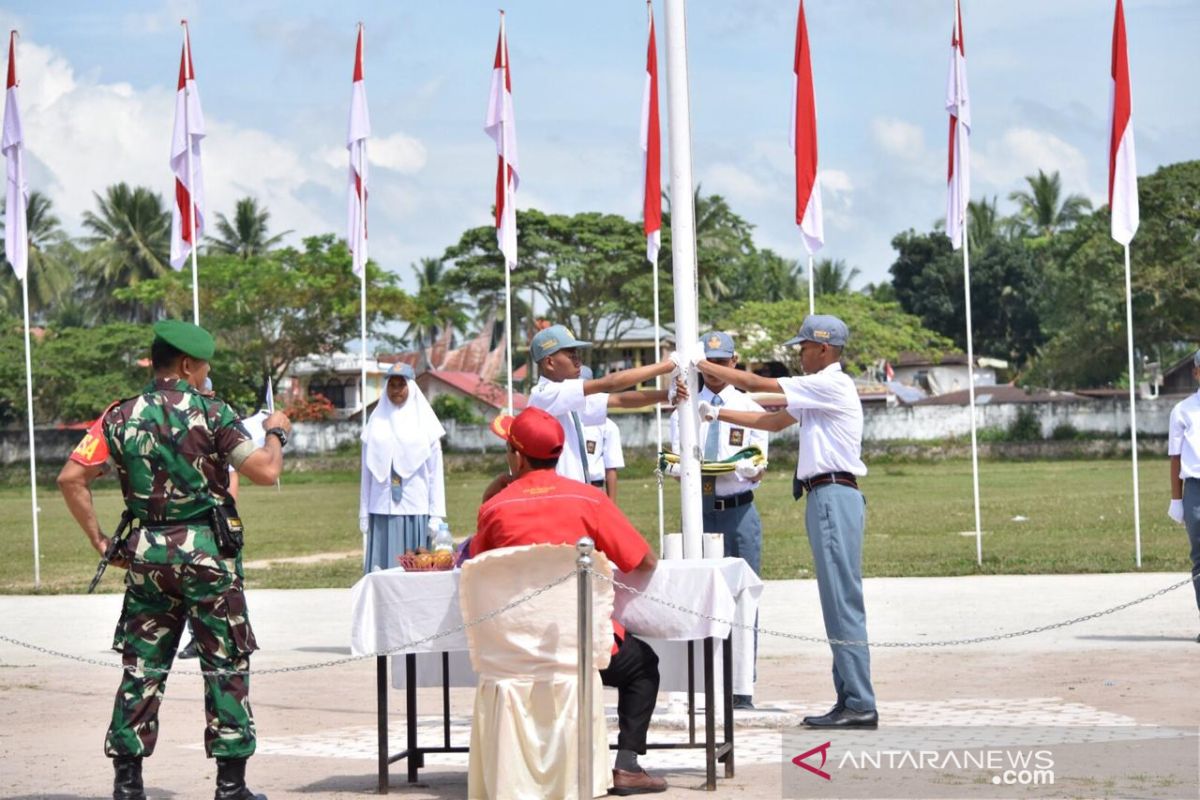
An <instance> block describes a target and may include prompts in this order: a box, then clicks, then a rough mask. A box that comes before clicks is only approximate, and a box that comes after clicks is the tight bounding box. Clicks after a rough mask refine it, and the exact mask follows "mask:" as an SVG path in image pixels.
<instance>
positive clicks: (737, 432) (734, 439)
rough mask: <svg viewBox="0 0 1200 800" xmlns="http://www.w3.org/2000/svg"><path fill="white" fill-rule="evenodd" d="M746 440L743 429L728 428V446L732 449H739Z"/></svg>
mask: <svg viewBox="0 0 1200 800" xmlns="http://www.w3.org/2000/svg"><path fill="white" fill-rule="evenodd" d="M745 438H746V429H745V428H730V429H729V444H730V446H732V447H741V446H742V441H743V440H745Z"/></svg>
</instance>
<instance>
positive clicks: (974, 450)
mask: <svg viewBox="0 0 1200 800" xmlns="http://www.w3.org/2000/svg"><path fill="white" fill-rule="evenodd" d="M960 135H961V134H960ZM962 202H963V212H962V220H963V223H962V251H963V293H964V296H965V299H966V310H967V398H968V399H969V400H970V405H971V487H972V489H973V490H974V497H975V563H976V564H978V565H980V566H982V565H983V530H982V528H981V527H980V523H979V441H978V438H977V436H976V431H975V342H974V338H973V336H972V334H971V257H970V255H969V251H970V245H969V244H968V242H969V241H970V238H971V237H970V236H969V235H968V233H967V230H968V227H969V226H968V224H967V213H968V212H967V205H966V203H967V201H966V198H963V201H962Z"/></svg>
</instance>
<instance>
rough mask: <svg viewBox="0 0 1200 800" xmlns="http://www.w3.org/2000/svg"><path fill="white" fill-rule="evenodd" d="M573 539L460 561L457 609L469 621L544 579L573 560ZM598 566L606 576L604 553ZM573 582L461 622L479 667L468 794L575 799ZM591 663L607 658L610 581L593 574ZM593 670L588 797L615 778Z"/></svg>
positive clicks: (484, 799) (601, 664)
mask: <svg viewBox="0 0 1200 800" xmlns="http://www.w3.org/2000/svg"><path fill="white" fill-rule="evenodd" d="M575 561H576V551H575V548H574V546H572V545H549V544H539V545H528V546H523V547H507V548H503V549H499V550H492V551H489V552H487V553H483V554H482V555H480V556H478V557H476V558H473V559H472V560H470V561H468V562H467V563H466V564H464V565H463V571H462V580H461V582H460V584H459V598H460V600H459V602H460V605H461V608H462V616H463V619H464V620H466V621H470V620H472V619H475V618H477V617H480V616H482V615H484V614H487V613H488V612H490V611H494V610H496V609H498V608H501V607H503V606H505V605H507V604H508V603H511V602H512V601H514V600H516V599H517V598H519V597H521V596H523V595H526V594H528V593H529V592H531V591H533V590H535V589H537V588H539V587H541V586H545V585H547V584H549V583H551V582H552V581H554V580H555V579H556V578H560V577H562V576H563V575H565V574H566V573H568V572H570V571H571V570H572V569H574V568H575ZM593 561H594V566H595V569H596V570H597V571H598V572H601V573H602V574H605V575H610V576H611V575H612V568H611V567H610V566H609V562H608V559H607V558H606V557H605V556H604V554H603V553H600V552H598V551H597V552H595V553H594V554H593ZM577 587H578V582H577V579H576V578H575V577H574V576H572V577H571V578H570V579H569V580H567V581H565V582H563V583H561V584H559V585H558V586H555V587H554V588H553V589H550V590H548V591H546V592H544V593H542V594H540V595H538V596H537V597H535V598H534V599H532V600H529V601H527V602H525V603H522V604H521V605H519V606H517V607H516V608H513V609H510V610H508V611H505V612H504V613H502V614H499V615H497V616H496V617H493V618H492V619H489V620H487V621H486V622H482V623H479V624H477V625H474V626H472V627H470V628H468V629H467V643H468V646H469V647H470V653H471V664H472V666H473V667H474V668H475V671H476V672H478V673H479V684H478V686H477V688H476V692H475V710H474V714H473V718H472V720H471V756H470V769H469V772H468V779H467V797H469V798H479V799H480V800H526V798H538V800H540V799H541V798H546V797H555V798H567V799H569V800H579V793H578V781H579V778H578V774H579V760H578V759H579V752H578V750H579V729H578V724H579V723H578V691H579V685H578V684H579V678H578V674H579V673H578V658H579V649H578V646H579V637H578V626H579V618H578V591H577ZM592 596H593V600H594V604H593V611H592V619H593V625H592V633H593V635H592V653H593V668H594V670H596V673H598V671H599V670H601V669H604V668H605V667H607V666H608V662H609V659H610V658H611V651H612V645H613V632H612V608H613V586H612V584H611V583H609V582H608V581H601V580H595V579H593V588H592ZM596 673H593V679H592V681H593V683H592V685H593V687H594V688H593V692H592V742H593V747H592V753H591V758H592V788H593V791H592V796H593V797H603V796H604V795H606V794H607V793H608V789H609V788H610V787H611V786H612V771H611V768H610V766H609V752H608V734H607V730H606V726H605V719H604V698H603V690H602V688H601V685H600V676H599V674H596Z"/></svg>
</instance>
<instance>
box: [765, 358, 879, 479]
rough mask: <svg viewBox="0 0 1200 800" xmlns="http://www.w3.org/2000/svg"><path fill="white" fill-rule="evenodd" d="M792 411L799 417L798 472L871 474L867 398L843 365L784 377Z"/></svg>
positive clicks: (805, 474)
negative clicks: (865, 439) (866, 456)
mask: <svg viewBox="0 0 1200 800" xmlns="http://www.w3.org/2000/svg"><path fill="white" fill-rule="evenodd" d="M779 385H780V387H782V388H783V394H784V397H785V398H786V400H787V410H788V413H789V414H791V415H792V416H793V417H795V418H796V419H798V420H799V421H800V449H799V453H798V454H797V458H796V477H797V478H800V479H802V480H804V479H807V478H811V477H813V476H814V475H822V474H824V473H826V472H849V473H851V474H853V475H859V476H862V475H866V474H867V465H866V464H864V463H863V461H862V434H863V411H862V401H861V400H859V399H858V390H857V389H855V388H854V381H852V380H850V376H849V375H847V374H846V373H844V372H842V365H841V364H830V365H829V366H828V367H826V368H825V369H823V370H821V371H820V372H818V373H816V374H814V375H797V376H795V377H792V378H780V379H779Z"/></svg>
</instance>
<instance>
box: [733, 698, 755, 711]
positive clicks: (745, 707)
mask: <svg viewBox="0 0 1200 800" xmlns="http://www.w3.org/2000/svg"><path fill="white" fill-rule="evenodd" d="M733 708H734V710H735V711H753V710H754V698H753V697H751V696H750V695H748V694H735V695H734V696H733Z"/></svg>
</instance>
